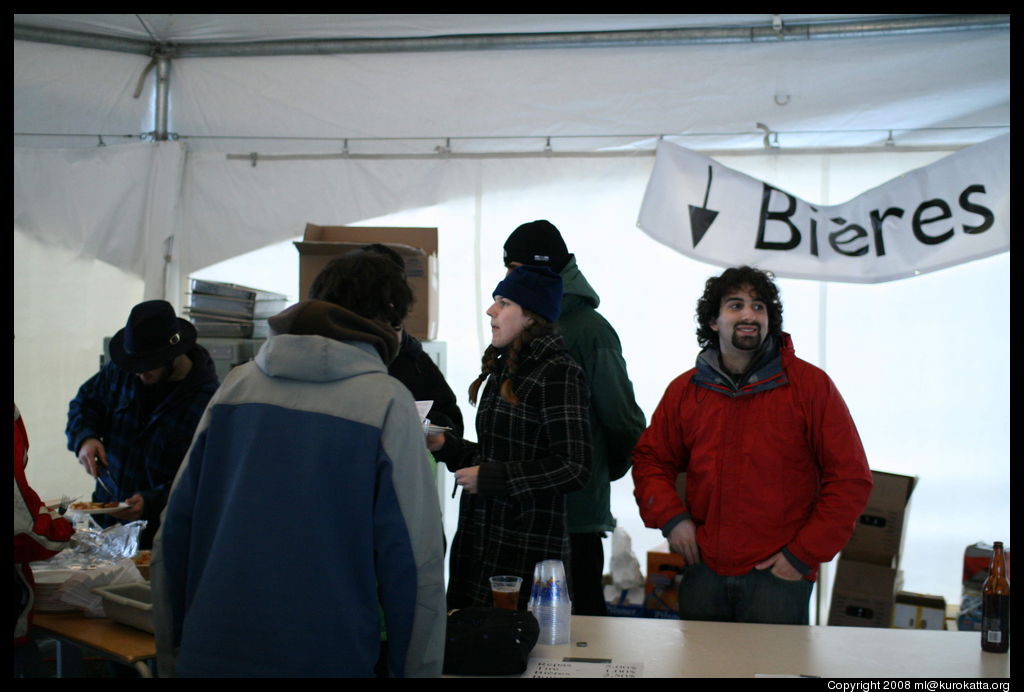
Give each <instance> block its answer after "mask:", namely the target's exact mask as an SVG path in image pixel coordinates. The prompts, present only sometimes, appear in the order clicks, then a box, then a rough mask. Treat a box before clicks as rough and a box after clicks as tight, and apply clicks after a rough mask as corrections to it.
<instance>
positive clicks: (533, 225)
mask: <svg viewBox="0 0 1024 692" xmlns="http://www.w3.org/2000/svg"><path fill="white" fill-rule="evenodd" d="M569 257H570V255H569V250H568V249H566V247H565V241H564V240H562V234H561V233H559V232H558V229H557V228H555V226H554V224H552V223H551V222H550V221H544V220H540V221H531V222H530V223H524V224H523V225H522V226H520V227H519V228H517V229H516V230H514V231H512V235H510V236H509V237H508V240H506V241H505V266H506V267H507V266H508V265H509V263H510V262H518V263H520V264H535V265H538V266H542V267H550V268H551V269H553V270H554V271H555V272H560V271H562V269H563V268H564V267H565V265H566V264H567V263H568V262H569Z"/></svg>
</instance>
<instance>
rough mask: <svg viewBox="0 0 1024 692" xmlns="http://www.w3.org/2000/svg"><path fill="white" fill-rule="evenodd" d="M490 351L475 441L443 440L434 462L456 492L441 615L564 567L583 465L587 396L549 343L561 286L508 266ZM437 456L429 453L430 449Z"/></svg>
mask: <svg viewBox="0 0 1024 692" xmlns="http://www.w3.org/2000/svg"><path fill="white" fill-rule="evenodd" d="M494 299H495V300H494V304H493V305H492V306H491V307H490V308H489V309H488V310H487V315H488V316H489V317H490V319H491V333H492V341H491V346H490V347H488V349H487V351H486V352H485V353H484V357H483V367H482V369H481V374H480V377H479V378H478V379H477V380H476V381H474V382H473V384H472V385H471V386H470V400H471V401H473V402H474V403H476V399H477V394H478V392H479V390H480V387H481V385H483V393H482V395H481V396H480V401H479V405H478V411H477V417H476V428H477V439H478V440H479V441H478V442H475V443H474V442H469V441H466V440H461V439H458V438H456V437H454V436H452V435H450V434H448V435H447V436H446V437H445V440H444V443H443V446H442V447H441V448H440V449H435V452H434V453H435V456H436V457H437V458H438V459H440V460H441V461H443V462H445V463H446V464H447V466H448V468H449V469H450V470H452V471H454V472H455V482H456V484H457V485H458V486H461V487H462V489H463V494H462V501H461V505H460V508H459V528H458V531H457V533H456V535H455V540H454V542H453V544H452V553H451V570H450V579H449V582H448V607H449V608H462V607H466V606H490V605H491V590H490V584H489V581H488V579H489V578H490V577H491V576H494V575H499V574H510V575H517V576H520V577H522V578H523V582H524V588H522V589H521V590H520V593H519V605H520V608H521V609H524V608H525V606H526V603H527V601H528V600H529V597H530V586H529V585H530V584H531V583H532V582H533V568H534V565H536V563H537V562H540V561H541V560H547V559H560V560H562V562H563V563H564V564H565V565H566V566H568V565H569V533H568V529H567V526H566V515H565V494H566V493H569V492H572V491H574V490H579V489H580V488H582V487H583V486H584V485H585V484H586V481H587V478H588V475H589V466H590V453H591V449H590V427H589V417H588V413H587V412H588V410H589V397H590V395H589V391H588V389H587V384H586V381H585V378H584V375H583V371H582V370H581V369H580V367H579V366H578V365H577V364H576V362H575V361H573V359H572V358H571V357H570V356H569V354H568V352H567V351H566V347H565V342H564V341H563V340H562V337H561V336H559V335H558V334H557V328H556V326H555V324H556V323H557V321H558V311H559V305H560V303H561V299H562V282H561V279H560V278H559V276H558V275H557V274H555V273H553V272H551V271H550V270H549V269H547V268H541V267H532V266H522V267H517V268H516V269H514V270H513V271H512V272H510V273H509V275H508V276H507V277H506V278H505V280H504V281H502V282H501V283H499V284H498V286H497V288H495V290H494ZM432 446H434V447H436V445H432Z"/></svg>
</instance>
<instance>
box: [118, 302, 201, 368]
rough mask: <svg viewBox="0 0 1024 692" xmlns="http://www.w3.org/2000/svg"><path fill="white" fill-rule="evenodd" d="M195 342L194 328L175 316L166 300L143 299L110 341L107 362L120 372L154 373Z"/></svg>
mask: <svg viewBox="0 0 1024 692" xmlns="http://www.w3.org/2000/svg"><path fill="white" fill-rule="evenodd" d="M195 342H196V328H195V326H194V325H193V324H192V323H191V322H189V321H188V320H183V319H181V318H180V317H176V316H175V314H174V308H173V307H171V304H170V303H168V302H167V301H166V300H147V301H146V302H144V303H139V304H138V305H136V306H135V307H133V308H132V311H131V314H129V315H128V323H127V324H126V325H125V326H124V329H121V330H120V331H118V332H117V334H114V336H113V338H112V339H111V340H110V359H111V360H113V361H114V363H116V364H117V366H118V367H119V368H121V369H122V370H127V371H128V372H134V373H140V372H147V371H149V370H156V369H157V368H159V367H162V366H164V365H167V364H168V363H170V362H171V361H172V360H174V359H175V358H177V357H178V356H180V355H181V354H182V353H185V352H186V351H188V350H189V349H190V348H192V345H193V344H195Z"/></svg>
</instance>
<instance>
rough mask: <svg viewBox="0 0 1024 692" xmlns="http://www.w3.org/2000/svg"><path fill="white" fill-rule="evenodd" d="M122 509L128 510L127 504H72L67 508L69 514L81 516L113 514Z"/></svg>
mask: <svg viewBox="0 0 1024 692" xmlns="http://www.w3.org/2000/svg"><path fill="white" fill-rule="evenodd" d="M122 509H128V503H127V502H72V503H71V504H70V505H69V506H68V511H69V512H80V513H81V514H113V513H114V512H120V511H121V510H122Z"/></svg>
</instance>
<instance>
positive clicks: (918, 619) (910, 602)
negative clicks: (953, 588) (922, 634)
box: [892, 591, 946, 630]
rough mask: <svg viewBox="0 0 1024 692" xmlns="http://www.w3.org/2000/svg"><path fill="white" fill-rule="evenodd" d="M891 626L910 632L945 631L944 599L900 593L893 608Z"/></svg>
mask: <svg viewBox="0 0 1024 692" xmlns="http://www.w3.org/2000/svg"><path fill="white" fill-rule="evenodd" d="M892 626H893V627H895V628H898V629H910V630H943V629H946V599H945V598H943V597H942V596H929V595H926V594H920V593H912V592H910V591H900V592H899V593H897V594H896V603H895V605H894V606H893V613H892Z"/></svg>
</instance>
